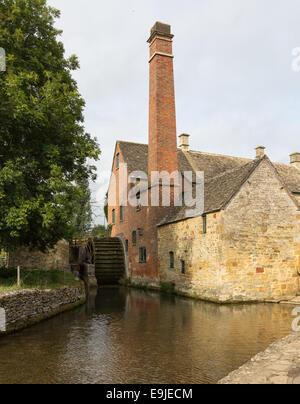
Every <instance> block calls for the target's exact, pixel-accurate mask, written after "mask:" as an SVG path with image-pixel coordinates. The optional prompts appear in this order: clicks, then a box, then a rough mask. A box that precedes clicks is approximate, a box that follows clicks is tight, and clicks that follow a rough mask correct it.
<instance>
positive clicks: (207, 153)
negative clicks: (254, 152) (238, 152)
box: [187, 150, 253, 161]
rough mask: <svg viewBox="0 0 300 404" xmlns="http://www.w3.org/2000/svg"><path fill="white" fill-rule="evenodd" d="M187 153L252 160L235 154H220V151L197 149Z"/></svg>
mask: <svg viewBox="0 0 300 404" xmlns="http://www.w3.org/2000/svg"><path fill="white" fill-rule="evenodd" d="M187 153H197V154H206V155H208V156H218V157H230V158H232V159H240V160H249V161H250V160H253V159H251V158H249V157H237V156H230V155H228V154H220V153H209V152H202V151H198V150H189V151H188V152H187Z"/></svg>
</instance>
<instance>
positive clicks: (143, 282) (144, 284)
mask: <svg viewBox="0 0 300 404" xmlns="http://www.w3.org/2000/svg"><path fill="white" fill-rule="evenodd" d="M120 284H121V285H122V286H126V287H129V288H134V289H141V290H145V291H154V292H159V293H163V294H168V295H175V296H179V297H185V298H189V299H193V300H198V301H202V302H207V303H215V304H219V305H239V304H259V303H272V304H290V305H294V306H295V305H300V297H299V296H290V295H288V296H282V297H281V298H277V299H262V300H260V299H258V300H226V299H225V300H219V299H214V298H213V297H208V296H204V295H201V294H199V293H197V292H196V291H191V290H183V289H181V288H177V287H176V284H175V283H174V282H163V281H161V282H155V281H151V280H147V279H130V278H125V279H123V280H122V281H121V282H120Z"/></svg>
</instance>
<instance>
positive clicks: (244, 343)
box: [0, 288, 293, 384]
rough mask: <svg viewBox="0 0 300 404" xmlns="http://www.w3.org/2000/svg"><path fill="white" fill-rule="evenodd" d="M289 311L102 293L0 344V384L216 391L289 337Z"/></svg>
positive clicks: (120, 292) (276, 307)
mask: <svg viewBox="0 0 300 404" xmlns="http://www.w3.org/2000/svg"><path fill="white" fill-rule="evenodd" d="M292 320H293V318H292V316H291V308H290V307H287V306H280V305H267V304H259V305H233V306H219V305H215V304H210V303H202V302H197V301H193V300H189V299H183V298H178V297H166V296H160V295H158V294H155V293H149V292H147V293H146V292H141V291H136V290H127V289H124V288H120V289H103V290H100V291H99V293H98V294H97V295H96V296H95V294H92V295H91V296H90V299H89V302H88V304H87V305H86V306H85V307H81V308H79V309H76V310H74V311H73V312H70V313H66V314H63V315H61V316H59V317H56V318H54V319H52V320H49V321H47V322H45V323H42V324H39V325H37V326H35V327H33V328H30V329H27V330H24V331H22V332H20V333H18V334H16V335H14V336H9V337H5V338H1V339H0V383H133V384H135V383H215V382H216V381H218V380H219V379H221V378H222V377H224V376H225V375H227V374H228V373H229V372H230V371H232V370H234V369H236V368H238V367H239V366H241V365H242V364H243V363H245V362H246V361H247V360H249V359H250V358H251V357H252V356H254V355H255V354H256V353H258V352H260V351H262V350H264V349H266V348H267V346H268V345H270V344H271V343H272V342H274V341H276V340H277V339H280V338H281V337H283V336H285V335H287V334H289V333H290V332H291V322H292Z"/></svg>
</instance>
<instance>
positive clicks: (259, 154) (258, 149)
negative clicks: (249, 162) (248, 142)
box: [255, 146, 266, 159]
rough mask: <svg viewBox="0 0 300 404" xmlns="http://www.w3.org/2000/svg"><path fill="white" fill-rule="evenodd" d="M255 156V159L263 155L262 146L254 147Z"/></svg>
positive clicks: (263, 148)
mask: <svg viewBox="0 0 300 404" xmlns="http://www.w3.org/2000/svg"><path fill="white" fill-rule="evenodd" d="M255 150H256V158H257V159H262V158H263V157H264V156H265V150H266V148H265V147H264V146H258V147H256V149H255Z"/></svg>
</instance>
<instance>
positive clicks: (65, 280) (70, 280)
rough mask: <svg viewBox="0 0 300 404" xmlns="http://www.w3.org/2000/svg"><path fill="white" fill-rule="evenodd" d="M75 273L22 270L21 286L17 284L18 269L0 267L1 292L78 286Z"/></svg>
mask: <svg viewBox="0 0 300 404" xmlns="http://www.w3.org/2000/svg"><path fill="white" fill-rule="evenodd" d="M78 285H79V281H78V280H76V279H75V277H74V275H73V274H72V273H69V272H65V273H64V271H40V270H39V271H29V270H21V287H18V286H17V270H16V269H7V268H0V292H7V291H11V290H18V289H41V290H44V289H57V288H60V287H62V286H78Z"/></svg>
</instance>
